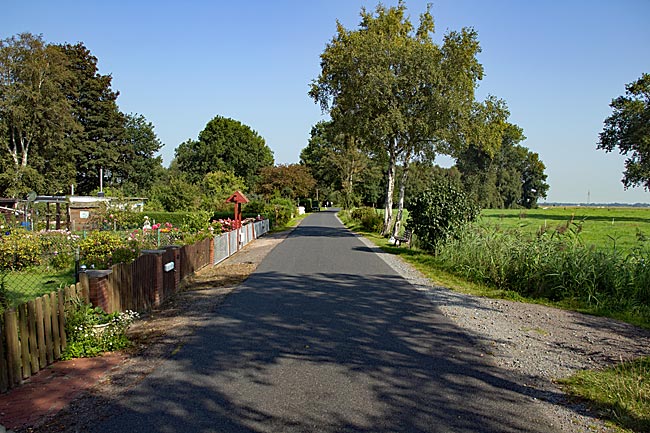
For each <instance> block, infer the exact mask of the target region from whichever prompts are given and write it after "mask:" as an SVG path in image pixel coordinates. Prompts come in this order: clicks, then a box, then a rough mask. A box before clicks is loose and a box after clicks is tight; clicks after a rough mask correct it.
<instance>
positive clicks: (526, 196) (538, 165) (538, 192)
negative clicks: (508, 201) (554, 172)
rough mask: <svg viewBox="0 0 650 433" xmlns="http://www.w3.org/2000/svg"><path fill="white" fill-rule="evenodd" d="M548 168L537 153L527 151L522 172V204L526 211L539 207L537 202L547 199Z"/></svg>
mask: <svg viewBox="0 0 650 433" xmlns="http://www.w3.org/2000/svg"><path fill="white" fill-rule="evenodd" d="M545 169H546V166H545V165H544V163H543V162H542V161H541V160H540V159H539V155H538V154H537V153H535V152H531V151H527V152H526V159H525V161H524V167H523V170H522V181H523V183H522V195H521V201H520V204H521V205H522V206H523V207H525V208H526V209H532V208H534V207H537V200H539V199H540V198H545V197H546V192H547V191H548V184H547V183H546V174H545V173H544V170H545Z"/></svg>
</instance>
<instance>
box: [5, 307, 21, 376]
mask: <svg viewBox="0 0 650 433" xmlns="http://www.w3.org/2000/svg"><path fill="white" fill-rule="evenodd" d="M4 317H5V332H6V335H7V373H8V376H9V377H8V379H9V387H10V388H13V387H14V386H16V385H18V384H19V383H20V382H21V376H22V374H21V371H20V370H21V368H20V367H21V360H20V341H18V320H17V319H16V310H14V309H13V308H10V309H7V310H5V313H4Z"/></svg>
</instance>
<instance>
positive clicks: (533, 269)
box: [434, 223, 650, 325]
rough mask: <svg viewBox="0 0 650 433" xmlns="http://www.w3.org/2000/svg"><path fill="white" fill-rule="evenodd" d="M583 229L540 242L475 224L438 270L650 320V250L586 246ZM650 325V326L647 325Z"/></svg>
mask: <svg viewBox="0 0 650 433" xmlns="http://www.w3.org/2000/svg"><path fill="white" fill-rule="evenodd" d="M579 230H580V225H579V224H575V223H572V224H571V225H570V227H569V228H568V229H567V231H566V232H565V233H564V234H560V232H557V231H554V232H543V233H540V234H539V235H538V236H537V238H535V239H526V238H523V237H522V235H521V233H520V232H518V231H517V230H507V231H501V230H498V229H495V228H492V227H485V226H481V225H475V226H473V227H472V228H471V229H468V230H465V231H464V232H463V234H462V235H461V237H460V238H458V239H453V240H450V241H449V242H448V243H446V244H445V245H444V246H443V247H442V248H440V249H439V250H438V253H437V254H436V256H435V258H434V262H435V265H436V266H437V267H439V268H440V269H442V270H445V271H447V272H450V273H454V274H456V275H458V276H460V277H462V278H464V279H466V280H469V281H473V282H477V283H482V284H486V285H489V286H492V287H495V288H497V289H499V290H504V291H512V292H516V293H519V294H520V295H522V296H524V297H529V298H541V299H546V300H549V301H553V302H561V303H562V304H563V305H571V306H574V307H577V308H581V309H585V310H587V311H590V312H593V313H599V314H608V315H614V316H617V317H627V319H628V320H632V321H634V322H636V323H643V322H644V321H645V322H647V318H648V317H650V265H649V264H650V247H648V246H644V245H641V246H639V248H637V249H635V250H634V251H633V252H631V253H622V252H621V251H619V250H617V249H616V248H611V249H599V248H595V247H593V246H587V245H584V244H583V243H582V242H581V239H580V235H579ZM646 325H650V322H648V323H646Z"/></svg>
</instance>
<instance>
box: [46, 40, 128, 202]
mask: <svg viewBox="0 0 650 433" xmlns="http://www.w3.org/2000/svg"><path fill="white" fill-rule="evenodd" d="M56 48H57V49H59V50H60V52H61V53H63V54H64V55H65V56H66V58H67V60H68V62H67V63H68V69H69V71H70V72H71V77H72V78H71V80H70V81H68V83H67V86H66V87H65V88H64V91H65V92H66V97H67V99H68V100H69V101H70V105H71V109H72V113H73V116H74V118H75V120H76V121H77V122H78V124H79V125H80V126H81V128H80V129H78V130H76V131H75V132H74V133H71V134H69V135H68V138H67V142H68V146H69V147H70V148H71V149H73V151H74V154H75V165H76V171H77V175H76V177H77V179H76V184H77V191H78V192H79V193H81V194H89V193H90V192H91V191H94V190H96V189H97V188H98V187H99V172H100V169H103V174H104V185H105V186H109V187H110V186H112V187H116V188H119V187H120V186H121V184H122V183H123V182H124V181H125V179H126V178H128V176H129V175H130V174H131V170H132V167H131V166H130V164H125V162H127V161H130V160H131V159H132V157H133V156H134V153H133V149H132V148H131V145H132V142H131V139H127V137H126V136H125V132H126V130H125V122H126V118H125V116H124V114H122V113H121V112H120V110H119V108H118V106H117V97H118V95H119V93H118V92H116V91H114V90H113V89H112V88H111V82H112V79H113V78H112V77H111V76H110V75H102V74H100V73H99V72H98V69H97V58H96V57H95V56H93V55H92V54H91V52H90V50H88V48H86V47H85V46H84V45H83V43H77V44H75V45H70V44H64V45H59V46H56ZM132 120H133V119H132ZM132 126H133V125H132ZM131 138H132V137H131Z"/></svg>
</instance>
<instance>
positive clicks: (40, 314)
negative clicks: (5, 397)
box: [0, 284, 82, 392]
mask: <svg viewBox="0 0 650 433" xmlns="http://www.w3.org/2000/svg"><path fill="white" fill-rule="evenodd" d="M81 292H82V288H81V284H77V285H76V286H70V287H67V288H64V289H60V290H59V291H58V292H53V293H50V294H47V295H43V296H40V297H38V298H36V299H33V300H31V301H29V302H26V303H24V304H21V305H19V306H17V307H16V308H10V309H7V310H5V312H4V323H2V322H0V392H5V391H7V390H8V389H10V388H13V387H15V386H17V385H19V384H20V383H21V382H22V381H23V380H24V379H27V378H28V377H30V376H32V375H34V374H36V373H38V371H39V370H42V369H43V368H45V367H46V366H47V365H49V364H52V363H53V362H55V361H57V360H58V359H59V358H60V357H61V355H62V353H63V351H64V350H65V347H66V341H67V339H66V336H65V308H64V305H65V301H66V298H70V297H72V296H78V295H80V294H81Z"/></svg>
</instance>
